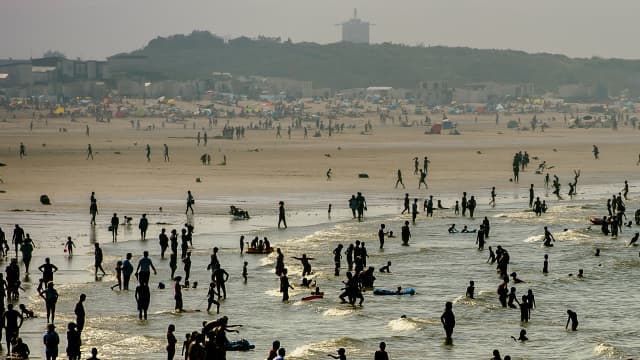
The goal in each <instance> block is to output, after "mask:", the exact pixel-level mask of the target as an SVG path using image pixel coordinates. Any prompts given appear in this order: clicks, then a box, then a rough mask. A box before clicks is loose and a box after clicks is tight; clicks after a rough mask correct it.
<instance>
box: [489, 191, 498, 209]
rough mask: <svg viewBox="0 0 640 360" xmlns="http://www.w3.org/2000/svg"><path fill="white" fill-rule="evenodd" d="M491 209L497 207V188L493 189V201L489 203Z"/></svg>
mask: <svg viewBox="0 0 640 360" xmlns="http://www.w3.org/2000/svg"><path fill="white" fill-rule="evenodd" d="M489 205H491V207H496V187H495V186H494V187H492V188H491V201H489Z"/></svg>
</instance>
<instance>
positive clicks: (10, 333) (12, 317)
mask: <svg viewBox="0 0 640 360" xmlns="http://www.w3.org/2000/svg"><path fill="white" fill-rule="evenodd" d="M18 320H19V321H20V322H18ZM23 321H24V318H23V317H22V314H20V312H18V311H16V310H14V309H13V304H11V303H9V304H7V311H5V313H4V314H3V315H2V325H3V327H4V329H5V339H6V341H7V353H11V351H9V350H10V349H11V340H13V339H16V338H17V337H18V335H19V334H20V328H21V327H22V322H23Z"/></svg>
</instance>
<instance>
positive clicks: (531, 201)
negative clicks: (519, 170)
mask: <svg viewBox="0 0 640 360" xmlns="http://www.w3.org/2000/svg"><path fill="white" fill-rule="evenodd" d="M534 197H535V193H534V190H533V184H531V187H530V188H529V208H533V199H534Z"/></svg>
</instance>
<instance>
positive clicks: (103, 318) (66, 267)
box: [0, 185, 640, 359]
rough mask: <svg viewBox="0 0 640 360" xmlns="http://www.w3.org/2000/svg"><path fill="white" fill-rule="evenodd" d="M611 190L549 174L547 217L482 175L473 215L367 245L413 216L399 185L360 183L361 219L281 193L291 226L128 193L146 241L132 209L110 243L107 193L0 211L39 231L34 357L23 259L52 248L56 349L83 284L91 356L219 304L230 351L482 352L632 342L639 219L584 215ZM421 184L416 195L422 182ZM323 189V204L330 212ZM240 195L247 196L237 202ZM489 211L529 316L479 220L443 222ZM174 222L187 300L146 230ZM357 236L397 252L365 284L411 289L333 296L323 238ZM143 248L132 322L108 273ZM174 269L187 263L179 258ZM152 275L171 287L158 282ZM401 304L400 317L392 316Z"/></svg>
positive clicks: (188, 322)
mask: <svg viewBox="0 0 640 360" xmlns="http://www.w3.org/2000/svg"><path fill="white" fill-rule="evenodd" d="M618 190H619V187H618V186H613V185H600V186H595V185H593V186H584V187H583V186H579V188H578V191H579V195H578V196H577V197H576V198H575V199H573V200H564V201H556V200H554V199H553V198H552V197H549V195H550V194H549V193H546V194H545V191H544V189H541V190H538V191H539V192H540V195H542V196H543V197H542V198H544V199H546V200H547V203H548V204H549V206H550V209H549V211H548V212H547V213H546V214H544V215H543V216H542V217H536V216H534V214H533V213H532V212H530V211H528V209H527V203H528V198H527V197H528V192H527V189H525V188H524V187H523V188H518V187H517V186H516V185H510V187H508V188H504V189H498V191H499V192H500V196H499V197H498V204H497V206H496V207H495V208H490V207H488V205H487V202H488V199H487V198H486V194H488V191H487V190H477V191H470V194H474V195H476V196H477V197H478V199H479V201H478V203H479V207H478V210H477V212H476V218H475V219H473V220H472V219H469V218H468V217H466V218H463V217H459V216H454V214H453V211H452V210H436V211H435V215H434V217H433V218H429V219H427V218H426V217H425V216H424V214H420V215H419V217H418V220H417V222H416V224H415V225H414V226H412V227H411V230H412V234H413V237H412V239H411V241H410V246H401V245H400V239H399V238H395V239H387V241H386V243H385V248H384V249H383V250H380V249H378V240H377V230H378V228H379V225H380V224H381V223H384V224H386V226H387V229H388V230H393V231H394V233H396V234H397V235H398V237H399V235H400V227H401V226H402V223H403V222H404V221H405V220H410V216H408V215H400V211H401V206H402V199H401V198H402V195H403V192H402V193H401V192H399V191H398V192H397V193H386V194H382V195H374V194H364V195H365V196H367V200H368V208H369V211H368V213H367V217H366V219H365V220H364V221H362V222H358V221H356V220H354V219H352V218H351V213H350V211H349V210H348V209H347V208H346V199H347V198H348V197H349V196H350V194H344V196H342V195H340V197H338V196H335V197H333V198H332V197H331V196H327V197H323V198H322V199H321V200H319V199H318V198H311V197H310V198H296V199H291V200H290V201H288V203H292V204H295V206H292V208H291V209H289V211H288V224H289V228H288V229H286V230H278V229H277V228H276V226H275V225H276V224H277V222H276V220H277V219H276V216H277V209H275V208H274V210H273V211H260V212H256V213H255V214H254V216H253V217H252V218H251V219H250V220H248V221H236V220H233V219H232V218H231V217H230V216H228V215H225V214H222V212H220V215H207V216H203V215H199V214H198V213H196V214H195V216H193V217H189V218H188V219H187V218H186V217H185V216H184V215H183V214H168V213H164V214H160V213H154V212H153V211H150V210H149V209H157V208H158V207H159V206H162V204H161V203H159V202H160V201H159V200H154V201H140V202H135V201H134V202H132V203H131V204H127V205H128V206H129V207H133V208H136V207H137V208H139V210H140V211H139V212H140V213H142V212H147V213H148V214H149V216H148V217H149V219H150V223H151V226H150V228H149V230H148V235H147V237H148V240H146V241H141V240H139V236H138V230H137V220H138V216H134V221H133V223H134V225H131V226H130V227H125V228H124V229H122V228H121V235H120V239H119V241H118V242H117V243H115V244H113V243H112V242H111V235H110V233H109V232H108V231H107V222H108V220H109V218H108V217H107V216H106V214H109V213H111V212H112V210H113V211H115V210H117V209H115V208H117V204H110V205H109V206H111V207H113V208H114V209H107V208H104V207H101V211H102V213H104V214H105V216H99V218H98V220H99V221H98V225H97V226H96V227H94V228H92V227H90V226H89V224H88V222H89V217H88V214H86V213H84V212H83V213H74V212H70V213H56V212H5V213H0V224H1V225H0V226H2V228H3V229H4V230H5V232H7V233H8V234H9V235H10V233H11V228H12V227H13V225H12V224H14V223H19V224H21V225H22V226H23V227H24V228H25V230H26V232H28V233H30V234H31V237H32V238H33V239H34V241H35V243H36V245H37V246H38V248H37V249H36V250H35V253H34V259H33V261H32V271H31V272H32V274H31V275H30V276H28V277H25V278H24V285H23V286H24V287H25V289H26V293H25V294H24V295H23V296H22V299H21V302H24V303H26V304H28V307H30V308H32V309H33V310H35V311H36V312H37V314H38V315H39V318H37V319H32V320H27V321H26V322H25V325H24V327H23V329H22V332H21V336H22V337H23V338H24V339H25V341H26V342H27V343H28V344H29V345H30V347H31V350H32V353H33V354H34V358H39V357H40V356H42V352H43V349H42V345H41V334H42V333H43V332H44V328H45V318H46V315H45V310H44V302H43V300H42V299H41V298H39V297H38V296H37V295H36V294H35V293H34V288H35V287H36V286H37V278H38V276H37V275H36V274H35V273H36V272H37V270H33V269H35V268H36V267H37V266H38V265H39V264H41V263H42V262H43V258H44V257H45V256H49V257H51V259H52V262H53V263H54V264H56V265H57V266H58V267H59V268H60V270H59V271H58V273H57V274H56V276H55V282H56V283H57V284H58V285H57V288H58V291H59V293H60V299H59V301H58V308H57V317H56V323H57V324H58V331H59V332H60V334H61V338H62V342H61V345H60V349H61V353H63V352H64V348H65V346H66V337H65V335H64V332H65V328H66V323H67V322H68V321H73V320H74V316H73V307H74V305H75V303H76V302H77V299H78V297H79V295H80V294H81V293H85V294H87V302H86V304H85V307H86V311H87V324H86V326H85V332H84V333H83V341H84V344H83V353H84V354H85V355H86V356H85V355H83V357H87V356H88V355H87V354H88V351H89V349H90V348H92V347H97V348H98V349H99V352H100V358H103V359H159V358H163V357H164V356H165V355H164V354H165V350H164V347H165V344H166V341H165V334H166V328H167V326H168V325H169V324H175V326H176V329H177V331H176V336H177V337H178V339H179V344H178V345H179V347H178V349H179V348H180V345H181V342H182V340H183V339H184V335H185V333H188V332H191V331H192V330H198V329H200V327H201V324H202V322H203V321H209V320H213V319H215V318H217V317H219V316H222V315H226V316H228V317H229V318H230V322H231V323H232V324H242V325H243V327H242V328H240V334H230V336H229V338H230V339H231V340H236V339H242V338H244V339H247V340H249V341H250V342H252V343H253V344H255V345H256V349H255V350H253V351H249V352H230V353H228V358H229V359H264V358H265V357H266V354H267V352H268V349H269V348H270V345H271V342H272V341H273V340H275V339H278V340H280V341H281V343H282V346H283V347H285V348H286V349H287V352H288V357H287V358H289V359H319V358H326V354H329V353H331V354H335V351H336V349H337V348H340V347H344V348H345V349H346V350H347V355H348V358H349V359H371V358H373V352H374V351H375V350H376V349H377V346H378V343H379V342H380V341H385V342H386V343H387V351H388V352H389V354H390V356H391V358H394V359H425V358H434V359H476V358H489V357H490V356H491V352H492V350H493V349H499V350H500V352H501V353H502V354H510V355H511V356H512V358H514V359H542V358H554V359H626V358H637V357H638V356H640V345H638V342H637V337H638V336H639V335H640V330H639V329H638V326H637V324H638V321H637V312H638V310H640V305H638V304H639V300H640V297H639V296H638V285H639V283H640V281H639V280H638V277H637V272H638V271H639V270H640V257H639V253H638V251H639V250H640V249H638V248H637V247H627V246H626V245H627V243H628V241H629V239H630V238H631V236H632V235H633V233H635V231H638V227H637V226H635V225H634V226H633V228H631V229H630V228H626V227H625V228H623V231H622V233H621V235H620V236H619V237H618V239H612V238H610V237H605V236H603V235H602V234H601V233H600V231H599V227H597V226H593V227H592V228H589V225H590V223H589V221H588V219H589V217H590V216H601V215H603V214H604V213H605V212H606V207H605V203H606V199H607V198H608V197H609V196H610V194H612V193H614V192H615V193H617V191H618ZM426 194H427V195H428V194H429V193H428V192H427V193H426ZM421 195H422V196H421V198H422V199H423V198H424V195H425V193H424V192H422V193H421ZM545 195H546V197H545ZM412 196H413V194H412ZM631 196H633V194H631ZM458 197H459V195H458V194H444V195H440V196H438V198H439V199H441V200H443V204H445V206H448V205H450V204H453V203H454V201H455V200H456V199H457V198H458ZM98 200H99V201H100V198H99V194H98ZM277 200H279V199H276V198H269V197H265V198H264V199H261V200H260V201H263V202H264V203H273V204H275V203H277ZM328 203H333V204H334V209H333V212H332V214H331V217H330V218H329V217H328V214H327V210H326V209H327V204H328ZM626 203H627V209H628V216H629V217H630V219H632V218H633V212H634V211H635V209H637V208H638V206H639V204H640V202H639V201H637V200H633V199H632V200H629V201H627V202H626ZM80 205H82V204H80ZM198 206H204V205H203V204H198ZM212 206H213V205H212ZM241 206H242V207H244V208H248V209H249V210H251V209H250V206H249V205H248V204H242V205H241ZM82 208H84V207H82ZM196 211H198V208H197V207H196ZM127 215H129V214H127ZM484 216H487V217H488V218H489V220H490V222H491V237H490V238H489V239H487V244H486V246H485V249H488V246H493V247H494V249H495V246H497V245H501V246H503V247H504V248H505V249H507V250H508V251H509V253H510V255H511V264H510V267H509V271H510V272H511V271H516V272H517V273H518V277H519V278H521V279H523V280H524V281H525V283H522V284H518V285H513V286H516V288H517V293H518V296H519V297H520V296H521V295H523V294H525V293H526V291H527V290H528V289H532V290H533V291H534V293H535V296H536V305H537V308H536V309H534V310H533V312H532V317H531V320H530V322H529V323H527V324H521V323H520V313H519V310H517V309H503V308H501V307H500V304H499V302H498V299H497V295H496V289H497V287H498V285H499V284H500V279H499V277H498V274H497V273H496V271H495V266H492V265H489V264H487V263H486V261H487V258H488V251H487V250H485V251H478V250H477V246H476V245H475V234H453V235H450V234H448V233H447V228H448V226H449V225H450V224H452V223H456V225H457V228H458V229H461V228H462V226H463V225H468V226H469V227H470V228H476V227H478V224H479V223H480V221H481V219H482V217H484ZM185 221H192V222H193V223H194V225H195V234H194V239H193V243H194V249H192V258H193V265H192V275H191V282H193V281H198V283H199V287H198V288H197V289H188V290H186V289H185V290H184V293H183V297H184V307H185V309H188V310H189V311H188V312H184V313H175V312H174V311H173V307H174V300H173V290H172V286H171V281H170V279H169V268H168V258H167V259H164V260H162V259H160V256H159V245H158V240H157V234H158V233H159V232H160V228H162V227H165V228H167V230H168V231H170V230H171V229H172V228H176V229H178V231H180V228H181V226H182V225H183V224H184V223H185ZM544 226H548V227H549V229H550V230H551V231H552V233H553V234H554V235H555V238H556V240H557V241H556V243H555V246H554V247H552V248H544V247H543V246H542V234H543V227H544ZM240 235H244V236H245V237H246V241H250V240H251V239H252V238H253V237H254V236H260V237H261V238H262V237H264V236H266V237H268V238H269V240H270V241H271V243H272V244H273V246H275V247H280V248H281V249H282V250H283V252H284V254H285V264H286V266H287V268H288V269H289V275H290V279H291V283H292V284H293V285H294V286H295V290H293V291H291V292H290V298H291V301H290V302H289V303H282V301H281V294H280V293H279V291H278V288H279V280H278V278H277V277H276V275H275V274H274V266H275V258H276V257H275V254H271V255H254V254H245V255H243V256H242V255H240V253H239V246H238V239H239V237H240ZM66 236H72V237H73V238H74V240H75V242H76V244H77V246H78V248H77V249H76V251H75V255H74V257H73V258H68V257H67V256H66V254H65V253H64V252H63V245H62V244H63V243H64V240H65V238H66ZM356 240H360V241H364V242H366V244H367V248H368V252H369V258H368V261H367V265H371V266H374V267H376V269H377V268H379V267H380V266H382V265H384V264H386V262H387V261H391V262H392V266H391V271H392V272H391V273H390V274H381V273H379V272H378V271H377V270H376V274H375V275H376V277H377V280H376V282H375V285H376V287H379V288H386V289H395V288H396V287H398V286H402V287H403V288H408V287H413V288H415V289H416V295H414V296H374V295H373V294H372V293H371V291H368V292H365V294H364V296H365V302H364V306H362V307H357V306H356V307H352V306H350V305H346V304H341V303H340V302H339V299H338V295H339V293H340V292H341V291H340V288H341V287H342V283H341V280H344V278H345V276H344V274H345V272H346V259H343V262H342V269H341V274H340V276H339V277H335V276H334V274H333V257H332V250H333V249H334V248H335V247H336V245H337V244H339V243H341V244H343V245H344V246H345V249H346V246H347V245H348V244H349V243H352V242H355V241H356ZM94 242H99V243H100V244H101V247H102V248H103V251H104V255H105V261H104V268H105V270H107V271H108V272H109V273H110V274H109V275H107V276H105V277H101V278H98V279H96V278H94V276H93V267H92V264H93V252H92V250H93V243H94ZM213 246H217V247H219V248H220V249H221V250H220V255H219V258H220V261H221V263H222V266H223V268H224V269H226V270H227V272H229V274H230V279H229V282H228V283H227V293H228V297H227V299H226V300H224V301H223V302H222V306H221V313H220V315H216V314H215V313H212V314H208V313H207V312H206V306H207V302H206V293H207V287H208V280H209V277H210V275H209V272H208V271H207V270H206V266H207V264H208V262H209V255H210V254H211V249H212V247H213ZM596 248H600V249H601V252H602V253H601V254H602V255H601V256H600V257H595V256H593V254H594V251H595V249H596ZM145 249H148V250H150V252H151V257H152V259H153V261H154V263H155V265H156V267H157V268H158V275H157V276H153V275H152V277H151V282H150V283H151V288H152V301H151V306H150V313H149V319H148V320H147V321H139V320H138V318H137V311H136V303H135V300H134V294H133V291H131V292H126V291H122V292H118V291H112V290H110V289H109V287H110V286H111V285H113V284H115V282H116V280H115V277H114V276H113V275H112V274H113V269H114V268H115V263H116V261H117V260H119V259H122V258H123V257H124V255H125V254H126V253H127V252H132V253H134V260H137V259H138V258H139V256H140V255H141V254H142V251H143V250H145ZM303 253H306V254H307V255H308V256H310V257H312V258H314V260H313V261H311V263H312V265H313V270H314V274H313V275H312V276H311V278H313V279H314V280H316V281H317V283H318V285H319V286H320V288H321V290H322V291H324V293H325V297H324V299H319V300H314V301H309V302H302V301H300V299H301V298H302V297H303V296H305V295H307V293H308V292H309V291H310V290H308V289H303V288H301V287H300V286H296V285H297V284H299V283H300V280H301V271H302V267H301V264H300V262H299V261H296V260H294V259H292V258H291V257H292V256H301V255H302V254H303ZM544 254H548V255H549V270H550V272H549V274H547V275H544V274H543V273H542V263H543V256H544ZM244 261H247V262H248V263H249V265H248V272H249V280H248V282H247V283H244V282H243V281H242V277H241V271H242V264H243V262H244ZM5 265H6V261H5ZM578 269H584V272H585V277H584V278H583V279H578V278H576V277H575V276H569V274H570V273H573V274H576V273H577V272H578ZM22 270H24V267H23V268H22ZM177 274H179V275H183V270H182V264H180V265H179V269H178V271H177ZM21 276H23V277H24V276H25V275H24V274H22V275H21ZM469 280H474V281H475V286H476V299H474V300H470V299H466V298H465V297H464V294H465V290H466V287H467V285H468V282H469ZM160 281H162V282H164V283H165V284H166V285H167V289H164V290H160V289H157V288H155V287H156V286H154V285H157V283H158V282H160ZM132 282H133V283H135V279H132ZM510 286H512V285H510ZM447 301H451V302H453V304H454V306H453V311H454V313H455V315H456V328H455V331H454V335H453V344H445V341H444V332H443V329H442V326H441V324H440V320H439V317H440V315H441V314H442V311H443V309H444V303H445V302H447ZM567 309H572V310H574V311H576V312H577V313H578V317H579V321H580V326H579V329H578V331H577V332H570V331H566V330H565V329H564V326H565V322H566V310H567ZM401 315H406V316H407V318H406V319H401V318H400V317H401ZM522 328H524V329H526V330H527V334H528V336H529V339H530V341H529V342H526V343H517V342H515V341H514V340H512V339H511V336H515V337H517V335H518V333H519V331H520V329H522Z"/></svg>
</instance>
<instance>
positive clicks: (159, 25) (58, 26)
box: [0, 0, 640, 60]
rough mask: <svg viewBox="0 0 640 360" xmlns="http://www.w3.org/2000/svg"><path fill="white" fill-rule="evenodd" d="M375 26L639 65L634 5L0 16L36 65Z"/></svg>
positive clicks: (61, 4)
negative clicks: (192, 43) (156, 43)
mask: <svg viewBox="0 0 640 360" xmlns="http://www.w3.org/2000/svg"><path fill="white" fill-rule="evenodd" d="M354 8H357V9H358V17H359V18H361V19H363V20H364V21H367V22H370V23H372V24H374V26H373V27H372V29H371V37H370V38H371V42H372V43H374V44H380V43H385V42H392V43H396V44H406V45H410V46H415V45H419V44H425V45H430V46H448V47H469V48H474V49H503V50H515V51H524V52H527V53H534V54H537V53H546V54H561V55H565V56H568V57H570V58H591V57H601V58H607V59H609V58H615V59H634V60H637V59H640V48H638V47H637V46H635V45H634V44H635V42H636V41H635V40H636V36H635V34H636V33H637V29H636V26H635V24H636V23H637V15H636V14H638V13H640V2H638V1H635V0H615V1H613V2H607V3H605V2H601V1H596V0H563V1H561V2H558V1H556V0H538V1H537V2H536V3H535V6H533V5H530V4H523V3H520V2H514V1H511V0H492V1H490V2H477V1H476V0H458V1H454V2H452V1H449V0H431V1H429V2H423V1H420V0H404V1H403V2H402V3H401V4H390V3H389V2H386V1H383V0H348V1H344V0H325V1H322V2H306V1H302V2H301V1H297V0H243V1H228V0H184V1H183V2H179V3H176V2H175V1H172V0H155V1H154V2H153V3H150V2H148V1H129V0H111V1H109V2H99V1H95V0H59V1H48V0H31V1H6V2H5V3H3V11H2V12H0V33H2V34H3V46H2V48H1V49H0V58H9V57H11V58H15V59H28V58H30V57H39V56H40V55H42V54H43V53H44V52H45V51H47V50H57V51H60V52H62V53H64V54H65V55H66V56H67V57H69V58H77V57H80V58H82V59H96V60H100V59H105V58H106V57H108V56H111V55H114V54H118V53H122V52H130V51H134V50H137V49H140V48H142V47H144V46H145V45H146V44H147V43H148V41H150V40H152V39H154V38H156V37H158V36H161V37H166V36H170V35H173V34H188V33H190V32H191V31H192V30H193V29H199V30H204V31H210V32H212V33H216V34H219V36H222V37H232V38H237V37H239V36H243V35H244V36H248V37H255V36H258V35H264V36H268V37H278V36H280V37H282V38H283V39H287V38H291V39H292V40H293V41H294V42H296V43H299V42H313V43H318V44H330V43H335V42H339V41H340V40H341V33H340V28H339V26H336V24H339V23H342V22H344V21H346V20H348V19H349V18H351V17H352V16H353V9H354Z"/></svg>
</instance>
